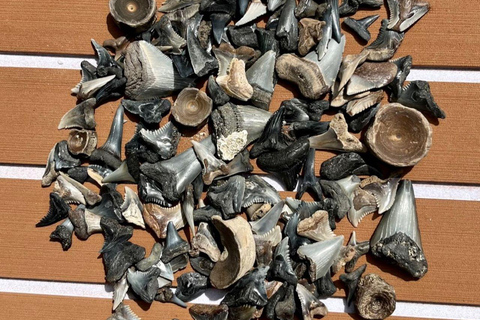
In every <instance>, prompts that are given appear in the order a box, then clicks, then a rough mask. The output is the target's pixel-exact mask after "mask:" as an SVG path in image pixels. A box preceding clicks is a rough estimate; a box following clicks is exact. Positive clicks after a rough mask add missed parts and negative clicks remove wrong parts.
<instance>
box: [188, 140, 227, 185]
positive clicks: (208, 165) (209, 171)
mask: <svg viewBox="0 0 480 320" xmlns="http://www.w3.org/2000/svg"><path fill="white" fill-rule="evenodd" d="M191 142H192V145H193V149H194V150H195V154H196V155H197V158H198V159H199V160H200V163H201V164H202V166H203V170H202V179H203V182H204V183H205V184H206V185H211V184H212V182H213V180H214V179H215V178H217V177H219V176H223V175H226V173H227V165H226V164H225V162H223V161H222V160H220V159H218V158H217V157H215V156H214V155H213V153H211V152H210V151H209V150H208V149H207V148H206V147H204V146H203V145H202V144H201V143H199V142H196V141H195V140H192V141H191Z"/></svg>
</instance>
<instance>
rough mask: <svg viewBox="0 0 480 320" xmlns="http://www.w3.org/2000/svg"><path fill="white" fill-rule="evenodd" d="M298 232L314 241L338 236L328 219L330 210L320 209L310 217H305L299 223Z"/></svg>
mask: <svg viewBox="0 0 480 320" xmlns="http://www.w3.org/2000/svg"><path fill="white" fill-rule="evenodd" d="M297 233H298V234H299V235H300V236H302V237H306V238H309V239H312V240H314V241H323V240H328V239H332V238H334V237H336V235H335V234H334V233H333V231H332V229H330V223H329V221H328V212H327V211H324V210H319V211H317V212H315V213H314V214H313V215H312V216H311V217H310V218H307V219H303V220H302V221H300V222H299V223H298V226H297Z"/></svg>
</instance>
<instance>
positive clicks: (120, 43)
mask: <svg viewBox="0 0 480 320" xmlns="http://www.w3.org/2000/svg"><path fill="white" fill-rule="evenodd" d="M129 44H130V41H128V39H127V37H125V36H121V37H118V38H116V39H107V40H105V41H103V44H102V46H103V47H104V48H106V49H109V50H111V51H113V52H114V53H115V61H118V60H120V59H121V58H122V57H124V56H125V49H126V48H127V47H128V45H129Z"/></svg>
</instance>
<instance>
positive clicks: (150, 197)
mask: <svg viewBox="0 0 480 320" xmlns="http://www.w3.org/2000/svg"><path fill="white" fill-rule="evenodd" d="M138 196H139V197H140V200H141V201H142V202H143V203H155V204H158V205H160V206H163V207H171V206H172V204H170V203H169V202H167V200H166V199H165V198H164V196H163V194H162V191H161V190H160V188H159V187H158V185H157V183H156V182H155V181H154V180H153V179H150V178H147V177H146V176H145V175H143V174H141V175H140V181H139V182H138Z"/></svg>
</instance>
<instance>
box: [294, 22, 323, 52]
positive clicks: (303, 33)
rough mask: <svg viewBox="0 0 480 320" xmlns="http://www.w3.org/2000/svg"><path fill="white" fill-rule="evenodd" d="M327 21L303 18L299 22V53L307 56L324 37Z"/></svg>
mask: <svg viewBox="0 0 480 320" xmlns="http://www.w3.org/2000/svg"><path fill="white" fill-rule="evenodd" d="M325 24H326V22H325V21H319V20H316V19H311V18H303V19H301V20H300V21H299V22H298V26H299V36H298V53H299V54H300V55H301V56H305V55H306V54H307V53H308V52H310V49H312V48H313V47H314V46H316V45H317V44H318V42H319V41H320V40H321V39H322V35H323V31H322V29H323V27H324V26H325Z"/></svg>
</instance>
